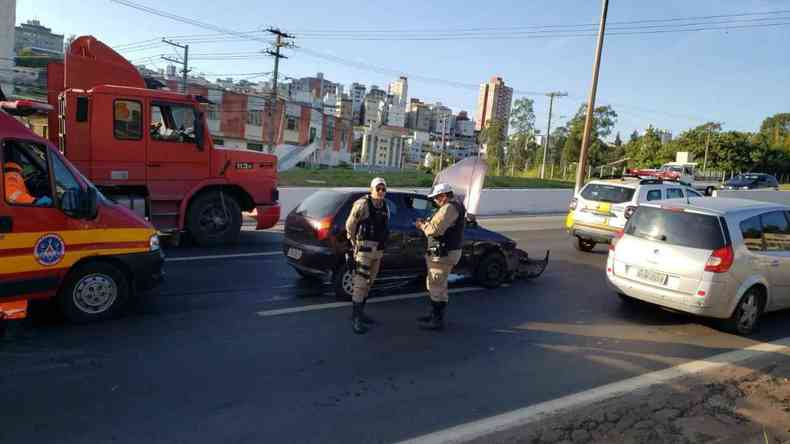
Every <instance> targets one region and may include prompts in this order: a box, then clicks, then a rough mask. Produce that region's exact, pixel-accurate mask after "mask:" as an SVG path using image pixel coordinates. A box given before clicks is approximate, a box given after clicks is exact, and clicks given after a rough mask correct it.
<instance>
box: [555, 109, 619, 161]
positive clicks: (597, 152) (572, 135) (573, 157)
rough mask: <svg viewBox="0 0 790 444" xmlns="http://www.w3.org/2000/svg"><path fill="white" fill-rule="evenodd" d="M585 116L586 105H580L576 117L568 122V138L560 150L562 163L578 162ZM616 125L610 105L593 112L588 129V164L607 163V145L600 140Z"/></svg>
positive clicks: (615, 118)
mask: <svg viewBox="0 0 790 444" xmlns="http://www.w3.org/2000/svg"><path fill="white" fill-rule="evenodd" d="M586 116H587V105H585V104H582V105H581V106H580V107H579V110H578V111H577V112H576V115H575V116H574V117H573V119H571V120H570V121H569V122H568V125H567V127H568V138H567V139H566V141H565V146H564V147H563V150H562V159H563V162H564V163H570V162H576V161H578V160H579V153H580V151H581V146H582V137H583V135H584V121H585V118H586ZM616 123H617V113H616V112H615V111H614V109H613V108H612V107H611V106H610V105H606V106H599V107H597V108H595V110H594V111H593V118H592V128H591V129H590V146H589V150H588V160H589V161H588V164H589V165H599V164H601V163H608V162H610V161H611V160H612V159H610V157H611V154H610V153H608V149H607V147H608V145H607V144H606V143H605V142H604V141H603V140H602V139H604V138H606V137H608V136H609V135H610V134H611V133H612V129H613V128H614V125H615V124H616Z"/></svg>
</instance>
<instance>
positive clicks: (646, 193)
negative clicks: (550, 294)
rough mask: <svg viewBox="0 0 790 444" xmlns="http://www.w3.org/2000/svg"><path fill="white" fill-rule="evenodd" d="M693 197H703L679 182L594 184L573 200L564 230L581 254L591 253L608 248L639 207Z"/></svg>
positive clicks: (624, 180)
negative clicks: (603, 245)
mask: <svg viewBox="0 0 790 444" xmlns="http://www.w3.org/2000/svg"><path fill="white" fill-rule="evenodd" d="M690 197H703V196H702V194H700V193H698V192H697V191H695V190H693V189H691V188H689V187H687V186H684V185H681V184H679V183H678V182H664V181H662V180H661V179H642V178H638V177H624V178H622V179H611V180H594V181H591V182H589V183H587V184H586V185H585V186H584V187H583V188H582V189H581V190H580V191H579V192H578V193H577V194H576V195H575V196H574V197H573V199H571V202H570V206H569V211H568V216H567V218H566V219H565V228H566V230H567V231H568V233H569V234H570V235H571V237H572V238H573V244H574V246H575V247H576V248H577V249H578V250H580V251H592V249H593V248H595V246H596V245H597V244H599V243H602V244H608V243H609V242H610V241H611V240H612V238H614V236H615V233H617V231H618V230H621V229H623V227H625V223H626V221H627V219H628V218H629V217H630V216H631V214H633V212H634V210H635V209H636V207H637V206H638V205H639V204H640V203H643V202H652V201H657V200H664V199H684V198H690Z"/></svg>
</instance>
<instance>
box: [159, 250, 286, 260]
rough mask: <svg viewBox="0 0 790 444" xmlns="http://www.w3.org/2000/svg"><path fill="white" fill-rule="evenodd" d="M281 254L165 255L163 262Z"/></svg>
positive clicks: (275, 252)
mask: <svg viewBox="0 0 790 444" xmlns="http://www.w3.org/2000/svg"><path fill="white" fill-rule="evenodd" d="M281 254H283V252H282V251H261V252H258V253H237V254H217V255H213V256H186V257H167V258H165V262H184V261H203V260H211V259H233V258H238V257H256V256H277V255H281Z"/></svg>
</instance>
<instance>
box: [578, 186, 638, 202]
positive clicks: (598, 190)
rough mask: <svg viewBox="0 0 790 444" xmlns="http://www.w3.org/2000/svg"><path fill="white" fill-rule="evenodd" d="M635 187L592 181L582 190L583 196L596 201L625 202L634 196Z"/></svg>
mask: <svg viewBox="0 0 790 444" xmlns="http://www.w3.org/2000/svg"><path fill="white" fill-rule="evenodd" d="M635 191H636V190H634V189H633V188H626V187H621V186H617V185H608V184H599V183H591V184H589V185H587V186H586V187H584V189H583V190H582V197H583V198H584V199H586V200H594V201H596V202H609V203H615V204H618V203H623V202H630V201H631V199H632V198H633V197H634V192H635Z"/></svg>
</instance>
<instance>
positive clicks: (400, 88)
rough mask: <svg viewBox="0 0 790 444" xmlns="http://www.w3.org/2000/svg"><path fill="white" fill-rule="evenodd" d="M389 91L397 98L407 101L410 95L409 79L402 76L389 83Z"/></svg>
mask: <svg viewBox="0 0 790 444" xmlns="http://www.w3.org/2000/svg"><path fill="white" fill-rule="evenodd" d="M387 92H388V93H390V94H392V95H393V96H394V97H396V98H397V100H399V101H401V102H403V103H404V105H405V103H406V99H407V97H408V95H409V80H408V79H407V78H406V77H404V76H401V77H400V78H399V79H398V80H396V81H394V82H392V83H390V84H389V87H388V90H387Z"/></svg>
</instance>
